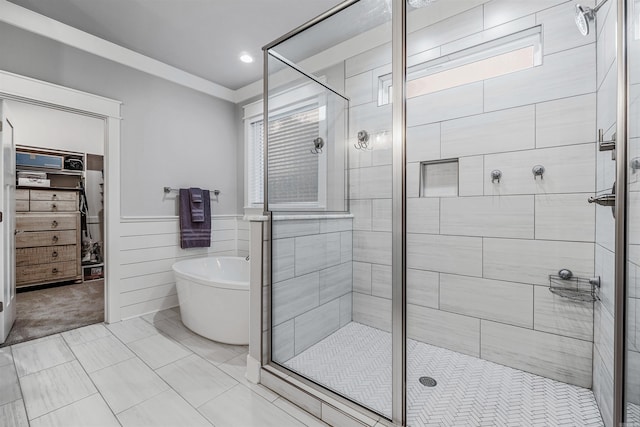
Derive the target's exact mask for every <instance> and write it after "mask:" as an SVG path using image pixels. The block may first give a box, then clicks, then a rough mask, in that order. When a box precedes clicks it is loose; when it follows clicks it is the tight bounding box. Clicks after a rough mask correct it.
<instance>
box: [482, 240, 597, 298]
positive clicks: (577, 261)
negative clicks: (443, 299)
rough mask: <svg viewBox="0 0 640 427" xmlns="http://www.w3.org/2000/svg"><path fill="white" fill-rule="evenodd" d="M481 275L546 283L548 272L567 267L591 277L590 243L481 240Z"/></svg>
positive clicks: (591, 250) (543, 284) (591, 247)
mask: <svg viewBox="0 0 640 427" xmlns="http://www.w3.org/2000/svg"><path fill="white" fill-rule="evenodd" d="M483 254H484V255H483V260H484V277H486V278H490V279H498V280H507V281H510V282H520V283H531V284H535V285H541V286H549V275H550V274H557V273H558V271H559V270H561V269H563V268H567V269H569V270H571V271H572V272H573V274H574V276H576V277H583V278H590V277H592V276H593V262H594V259H593V243H581V242H561V241H551V240H521V239H484V247H483Z"/></svg>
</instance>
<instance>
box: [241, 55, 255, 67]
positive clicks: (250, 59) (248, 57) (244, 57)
mask: <svg viewBox="0 0 640 427" xmlns="http://www.w3.org/2000/svg"><path fill="white" fill-rule="evenodd" d="M240 61H242V62H244V63H245V64H251V63H252V62H253V57H252V56H251V55H249V54H248V53H243V54H242V55H240Z"/></svg>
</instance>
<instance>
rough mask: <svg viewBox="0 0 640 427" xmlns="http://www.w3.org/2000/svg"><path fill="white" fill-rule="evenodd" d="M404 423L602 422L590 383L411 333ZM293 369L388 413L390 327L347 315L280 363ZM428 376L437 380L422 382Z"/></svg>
mask: <svg viewBox="0 0 640 427" xmlns="http://www.w3.org/2000/svg"><path fill="white" fill-rule="evenodd" d="M407 361H408V364H407V381H408V383H407V399H408V405H407V406H408V420H409V425H411V426H414V427H418V426H523V427H524V426H536V427H537V426H576V427H591V426H603V422H602V418H601V416H600V411H599V410H598V406H597V404H596V402H595V399H594V396H593V393H592V392H591V390H589V389H585V388H582V387H577V386H573V385H570V384H565V383H562V382H559V381H555V380H552V379H549V378H544V377H541V376H538V375H534V374H530V373H528V372H524V371H520V370H517V369H512V368H509V367H506V366H503V365H498V364H496V363H492V362H489V361H486V360H482V359H478V358H475V357H471V356H467V355H464V354H460V353H456V352H454V351H450V350H446V349H443V348H440V347H434V346H431V345H427V344H424V343H420V342H417V341H413V340H409V342H408V346H407ZM285 364H286V365H287V366H288V367H289V368H290V369H293V370H294V371H296V372H299V373H301V374H304V375H305V376H307V377H309V378H311V379H313V380H315V381H317V382H319V383H321V384H323V385H325V386H327V387H329V388H331V389H333V390H335V391H337V392H339V393H340V394H342V395H345V396H348V397H350V398H351V399H354V400H356V401H358V402H359V403H363V404H365V405H366V406H368V407H369V408H371V409H373V410H375V411H376V412H379V413H381V414H384V415H386V416H390V414H391V334H389V333H387V332H383V331H380V330H378V329H374V328H371V327H369V326H365V325H362V324H359V323H355V322H352V323H350V324H348V325H346V326H345V327H344V328H342V329H340V330H338V331H336V332H335V333H333V334H332V335H330V336H328V337H327V338H325V339H324V340H322V341H321V342H319V343H318V344H316V345H314V346H312V347H310V348H309V349H307V350H306V351H304V352H303V353H301V354H299V355H298V356H296V357H294V358H292V359H290V360H289V361H288V362H286V363H285ZM424 375H427V376H430V377H433V378H434V379H436V381H437V382H438V384H437V386H435V387H432V388H430V387H424V386H423V385H421V384H420V383H419V381H418V379H419V378H420V377H421V376H424Z"/></svg>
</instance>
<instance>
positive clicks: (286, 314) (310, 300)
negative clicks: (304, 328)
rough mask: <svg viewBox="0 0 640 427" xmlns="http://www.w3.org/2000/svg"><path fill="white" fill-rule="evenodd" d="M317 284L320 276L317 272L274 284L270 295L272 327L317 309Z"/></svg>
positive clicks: (318, 292)
mask: <svg viewBox="0 0 640 427" xmlns="http://www.w3.org/2000/svg"><path fill="white" fill-rule="evenodd" d="M319 284H320V275H319V273H318V272H317V271H316V272H314V273H311V274H307V275H304V276H299V277H295V278H293V279H289V280H285V281H284V282H279V283H274V284H273V290H272V295H271V298H272V311H273V313H272V315H273V324H274V326H275V325H278V324H280V323H282V322H284V321H286V320H289V319H293V318H294V317H296V316H299V315H300V314H302V313H305V312H307V311H309V310H311V309H312V308H314V307H317V306H318V304H319V301H320V290H319V289H320V287H319Z"/></svg>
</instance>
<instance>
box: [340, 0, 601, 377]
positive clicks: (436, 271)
mask: <svg viewBox="0 0 640 427" xmlns="http://www.w3.org/2000/svg"><path fill="white" fill-rule="evenodd" d="M476 4H477V2H476ZM457 5H459V3H457ZM573 13H574V2H571V1H568V2H567V1H543V2H517V3H514V2H508V1H491V2H488V3H486V4H483V5H479V6H476V7H473V8H471V9H469V10H467V11H465V12H462V13H460V14H458V15H455V16H453V17H451V18H448V19H446V20H444V21H441V22H438V23H435V24H433V25H430V26H428V27H426V28H423V29H421V30H418V31H416V32H414V33H413V34H411V35H410V36H409V45H408V52H409V55H413V57H411V58H409V62H410V63H411V62H412V61H413V62H414V63H415V62H417V61H419V60H418V59H417V58H418V57H419V58H421V59H420V60H425V59H429V58H435V57H438V56H440V55H441V53H442V52H445V51H449V52H450V51H453V50H456V49H458V48H459V47H460V46H462V45H472V44H475V43H477V40H482V39H483V38H485V37H491V36H492V35H495V34H509V33H512V32H514V31H518V30H522V29H526V28H530V27H533V26H536V25H542V31H543V33H542V34H543V53H544V57H543V64H542V65H541V66H538V67H535V68H532V69H528V70H524V71H520V72H516V73H512V74H508V75H505V76H502V77H497V78H493V79H489V80H485V81H479V82H475V83H470V84H467V85H464V86H458V87H455V88H452V89H448V90H444V91H440V92H435V93H432V94H428V95H423V96H420V97H417V98H413V99H410V100H409V101H408V106H407V110H408V111H407V115H408V118H407V121H408V130H407V158H408V165H407V196H408V200H407V232H408V235H407V266H408V271H407V287H408V290H407V292H408V295H407V298H408V303H409V305H408V308H407V309H408V319H407V322H408V335H409V337H410V338H414V339H417V340H420V341H423V342H426V343H429V344H434V345H437V346H442V347H445V348H449V349H452V350H455V351H459V352H461V353H465V354H469V355H473V356H476V357H481V358H483V359H487V360H491V361H495V362H498V363H501V364H504V365H508V366H511V367H514V368H518V369H523V370H526V371H529V372H533V373H536V374H540V375H543V376H547V377H550V378H554V379H557V380H561V381H565V382H568V383H572V384H577V385H580V386H585V387H590V386H591V384H592V350H593V304H591V303H576V302H572V301H569V300H566V299H562V298H560V297H556V296H554V295H553V294H551V293H550V292H549V290H548V286H549V279H548V275H550V274H555V273H557V271H558V270H560V269H561V268H568V269H570V270H572V271H573V273H574V275H576V276H579V277H584V278H590V277H592V276H593V274H594V240H595V232H594V231H595V208H594V207H593V206H592V205H589V204H587V198H588V197H589V196H590V195H593V192H594V189H595V186H596V149H595V144H594V142H595V139H596V137H595V135H596V126H595V124H596V93H595V92H596V44H595V36H594V34H593V32H592V34H590V35H589V36H588V37H582V36H581V35H580V33H579V32H578V31H577V29H576V27H575V24H574V22H573ZM409 26H410V27H411V26H412V21H411V17H409ZM389 62H390V56H389V47H388V46H381V47H379V48H376V49H372V50H370V51H368V52H365V53H363V54H361V55H358V56H356V57H353V58H351V59H349V60H347V61H346V64H345V71H346V90H347V94H348V96H349V97H350V98H351V104H350V106H351V111H350V132H351V133H352V134H354V135H355V132H357V131H358V130H361V129H365V130H368V131H369V133H373V134H378V135H383V136H384V134H382V133H381V131H389V130H391V129H390V128H391V126H390V123H391V109H390V108H391V107H390V106H389V105H386V106H382V107H379V106H378V102H377V90H378V77H379V76H380V75H384V74H387V73H388V72H389V71H390V70H389V65H388V63H389ZM354 135H351V136H352V137H353V136H354ZM444 159H447V160H449V159H455V160H457V161H458V173H457V180H458V183H457V191H458V195H457V196H453V197H444V196H442V197H420V194H421V193H420V169H421V166H420V165H421V163H423V162H431V161H439V160H444ZM390 162H391V153H390V150H389V147H388V146H384V138H382V143H381V144H380V145H377V146H374V149H373V150H372V151H362V150H355V149H354V148H351V153H350V168H351V169H350V172H351V174H350V190H351V194H350V197H351V209H352V213H353V214H354V220H353V228H354V231H353V260H354V275H353V279H354V284H353V287H354V293H353V319H354V320H355V321H358V322H361V323H365V324H368V325H370V326H373V327H376V328H379V329H383V330H387V331H388V330H390V325H391V300H390V297H391V295H390V283H391V281H390V265H391V233H390V227H391V220H390V210H391V201H390V199H391V167H390V166H389V165H390ZM535 165H542V166H544V167H545V169H546V172H545V174H544V177H543V178H542V179H541V178H537V179H534V176H533V174H532V168H533V166H535ZM493 170H501V171H502V178H501V180H500V182H499V183H498V182H496V183H492V182H491V177H490V173H491V171H493ZM454 187H455V185H454ZM437 191H438V189H437V188H436V189H434V194H437ZM409 357H411V356H410V355H409Z"/></svg>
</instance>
